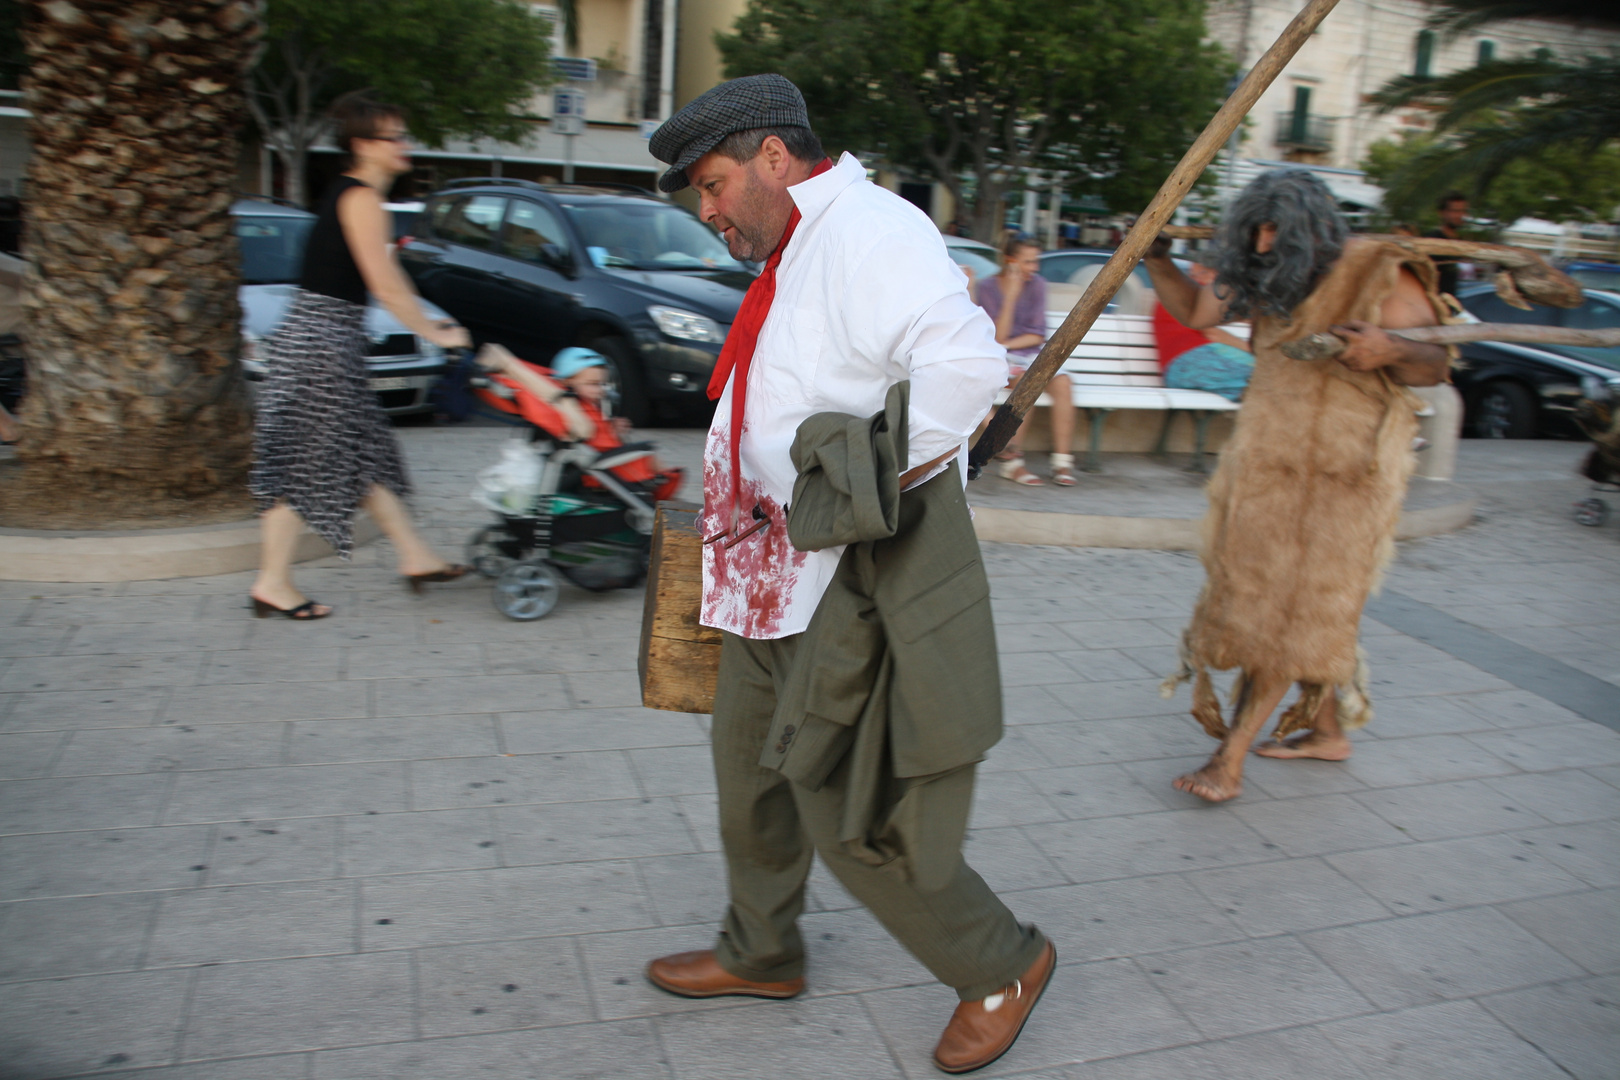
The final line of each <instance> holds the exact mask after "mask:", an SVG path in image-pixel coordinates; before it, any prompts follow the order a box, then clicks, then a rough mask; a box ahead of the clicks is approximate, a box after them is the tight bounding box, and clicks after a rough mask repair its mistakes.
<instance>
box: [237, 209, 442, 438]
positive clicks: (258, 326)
mask: <svg viewBox="0 0 1620 1080" xmlns="http://www.w3.org/2000/svg"><path fill="white" fill-rule="evenodd" d="M231 214H232V216H234V217H235V219H236V236H237V240H238V243H240V245H241V248H242V286H241V289H240V290H239V291H238V293H237V296H238V298H239V299H240V301H241V304H242V370H243V372H244V373H245V374H246V375H247V378H248V382H249V385H250V386H251V385H252V384H253V383H256V382H261V381H263V379H264V377H265V366H264V365H265V361H264V352H263V342H264V340H265V339H266V338H268V337H269V336H270V335H271V334H273V333H275V329H276V327H277V326H279V325H280V324H281V320H282V319H283V318H285V317H286V314H287V308H288V306H289V305H290V304H291V303H292V298H293V294H294V291H295V290H296V289H297V285H298V276H299V272H300V270H301V269H302V267H303V263H304V243H305V241H306V240H308V239H309V231H310V229H311V228H313V227H314V225H315V215H314V214H312V213H310V212H309V211H307V210H300V209H299V208H297V207H295V206H287V205H284V204H281V203H274V202H269V201H263V200H258V199H240V200H238V201H237V202H236V203H235V204H234V205H233V206H232V207H231ZM422 308H423V310H424V311H425V312H426V313H427V315H428V316H429V317H430V318H434V319H446V318H449V316H448V315H446V314H445V313H444V312H443V311H442V310H441V309H439V308H437V307H435V306H433V305H432V304H429V303H427V302H426V301H424V302H423V304H422ZM366 335H367V336H368V337H369V338H370V339H371V347H370V349H369V350H368V351H367V355H366V366H367V367H368V368H369V369H370V370H371V388H372V389H373V390H375V391H376V392H377V399H378V401H379V402H380V403H381V404H382V407H383V411H384V412H386V413H388V414H389V415H391V416H403V415H407V414H409V413H420V412H431V411H432V410H433V404H432V402H431V401H430V400H429V399H428V393H429V391H430V390H431V389H432V387H433V384H434V383H435V382H437V381H438V378H439V376H440V375H441V374H443V372H444V370H445V357H444V350H443V349H441V348H439V347H438V346H437V345H434V344H433V343H431V342H427V341H423V340H421V339H420V338H418V337H417V336H416V335H415V334H413V333H411V331H410V330H409V329H407V328H406V327H405V325H404V324H403V323H401V322H400V321H399V320H398V319H396V318H394V316H393V314H392V313H391V312H389V310H388V309H387V308H385V307H383V306H382V305H381V304H379V303H377V300H376V298H375V297H373V298H372V300H371V302H370V304H369V305H368V307H367V309H366Z"/></svg>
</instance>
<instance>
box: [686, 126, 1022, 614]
mask: <svg viewBox="0 0 1620 1080" xmlns="http://www.w3.org/2000/svg"><path fill="white" fill-rule="evenodd" d="M788 194H789V195H791V196H792V198H793V201H794V203H795V204H796V205H797V206H798V208H799V212H800V214H801V215H802V220H801V221H800V222H799V226H798V228H797V230H796V231H795V232H794V234H793V236H792V238H791V239H790V240H789V241H788V245H787V248H786V249H785V250H784V251H783V253H782V261H781V262H780V263H779V264H778V266H777V270H776V298H775V300H774V301H773V303H772V304H771V309H770V313H769V314H768V315H767V316H766V318H765V323H764V325H763V326H762V327H761V328H760V333H759V342H758V346H757V347H756V349H755V351H754V358H753V362H752V364H751V366H750V368H749V372H748V396H747V398H746V400H745V403H744V404H745V413H744V416H743V431H742V442H741V445H740V447H739V455H740V460H741V466H742V476H741V481H740V484H739V487H740V491H741V494H740V500H739V507H738V521H737V529H736V532H742V531H744V530H746V529H747V528H748V527H749V526H751V525H753V524H755V519H754V518H753V516H752V513H751V512H752V511H753V509H754V508H755V506H756V505H757V506H758V507H759V509H760V510H761V511H762V512H764V513H765V514H766V515H768V516H769V519H770V522H771V524H770V525H769V526H768V527H767V528H765V529H762V530H760V531H759V532H756V533H754V534H753V535H752V536H749V537H747V538H746V539H743V540H741V541H740V542H738V543H736V544H735V545H734V546H732V547H729V548H728V547H726V546H725V544H726V540H718V541H715V542H714V543H711V544H707V545H705V546H704V549H703V609H702V613H701V616H700V619H701V621H702V623H703V624H704V625H705V626H712V627H717V628H719V629H721V630H728V631H730V632H731V633H734V634H739V635H741V636H743V637H748V638H762V639H769V638H782V637H787V636H789V635H791V634H797V633H800V632H802V631H803V630H804V629H805V628H806V627H807V626H808V625H809V624H810V617H811V616H812V615H813V614H814V613H815V610H816V606H817V605H818V604H819V603H820V602H821V597H822V594H823V593H825V592H826V589H827V585H828V583H829V582H830V581H831V580H832V576H833V572H834V571H835V570H836V569H837V567H838V560H839V558H840V556H841V555H842V554H843V548H842V547H836V548H827V549H825V550H823V551H814V552H802V551H796V550H794V548H793V545H792V544H791V543H789V542H788V536H787V520H786V517H785V515H784V513H783V508H784V507H785V506H787V504H788V502H789V501H790V499H791V498H792V494H793V481H794V479H795V477H796V475H797V474H796V473H795V471H794V468H793V462H792V461H791V460H790V459H789V457H788V449H789V447H791V446H792V445H793V437H794V435H795V433H796V432H797V431H798V427H799V424H800V423H802V422H803V421H804V420H805V419H806V418H808V417H809V416H811V415H812V414H814V413H818V412H842V413H848V414H850V415H852V416H871V415H872V414H874V413H877V412H880V411H881V410H882V409H883V405H884V397H885V396H886V395H887V393H888V391H889V388H890V387H891V386H893V385H895V384H896V383H899V382H902V381H904V380H906V379H910V380H911V405H910V415H911V430H910V432H909V454H910V458H909V462H908V466H907V467H908V468H914V467H916V466H917V465H921V464H923V463H925V462H928V461H932V460H933V459H934V458H937V457H939V456H940V455H941V454H944V453H946V452H948V451H949V450H951V449H952V448H955V449H956V450H957V451H958V453H959V454H960V453H962V452H965V451H966V449H967V438H968V436H969V435H971V434H972V433H973V431H974V429H975V428H976V427H977V426H978V424H979V422H980V421H981V420H983V419H984V417H985V415H986V414H987V413H988V412H989V411H990V407H991V404H992V402H993V400H994V397H995V394H996V391H998V390H1000V389H1001V387H1002V385H1003V384H1004V383H1005V382H1006V381H1007V354H1006V350H1005V349H1003V348H1002V347H1001V346H1000V345H998V344H996V328H995V324H994V323H993V322H991V321H990V317H989V316H988V315H986V314H985V312H984V309H983V308H980V307H979V306H978V305H977V304H975V303H974V302H973V301H972V300H971V299H970V298H969V297H968V292H967V276H966V275H965V274H963V273H962V271H961V269H960V268H958V267H957V265H956V264H955V263H954V262H952V261H951V258H950V256H949V255H948V254H947V253H946V250H945V242H944V240H943V239H942V238H941V236H940V234H939V230H938V229H936V228H935V227H934V223H933V222H932V221H930V220H929V219H928V217H927V215H925V214H924V213H923V212H922V211H921V210H918V209H917V208H916V207H915V206H913V205H911V204H910V203H908V202H906V201H905V200H904V199H902V198H900V197H899V196H898V195H895V194H894V193H893V192H890V191H887V190H885V189H883V188H880V187H878V186H877V185H875V184H873V183H871V182H870V181H868V180H867V179H866V168H865V167H864V166H863V165H862V164H861V163H860V162H859V161H857V160H856V159H855V158H854V157H852V156H851V155H849V154H845V155H844V156H843V157H842V158H841V159H840V160H839V162H838V164H837V165H836V166H835V167H833V168H832V169H831V170H829V171H827V172H825V173H822V174H821V175H820V176H815V177H812V178H810V179H809V180H806V181H804V182H803V183H800V184H795V185H794V186H793V187H791V188H789V189H788ZM733 378H735V376H734V377H733ZM732 390H733V387H732V385H731V384H730V383H727V385H726V389H725V392H724V394H722V395H721V398H720V402H719V405H718V407H717V408H716V409H715V412H714V423H713V424H712V425H711V426H710V428H709V438H708V442H707V444H706V445H705V447H704V454H703V457H704V462H703V492H704V514H703V518H702V521H701V527H702V531H703V535H704V537H705V538H708V537H711V536H714V535H715V534H716V533H720V532H728V534H729V533H730V530H731V525H732V522H731V513H730V510H731V491H732V482H731V450H730V447H731V395H732ZM953 460H954V459H953ZM943 469H944V466H941V467H940V468H939V469H937V470H935V473H937V472H940V471H943ZM935 473H931V474H930V475H931V476H932V475H934V474H935ZM963 482H964V483H965V482H966V468H965V466H964V469H963ZM728 539H729V535H728Z"/></svg>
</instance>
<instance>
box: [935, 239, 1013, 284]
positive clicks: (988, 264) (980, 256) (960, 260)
mask: <svg viewBox="0 0 1620 1080" xmlns="http://www.w3.org/2000/svg"><path fill="white" fill-rule="evenodd" d="M945 250H946V251H948V252H950V254H951V261H952V262H954V263H956V265H957V266H962V267H966V268H967V269H969V270H971V271H973V278H974V280H975V281H983V280H984V279H985V278H987V277H995V276H996V275H997V274H999V273H1001V264H1000V263H998V262H996V261H995V260H994V259H992V258H990V257H988V256H987V255H985V254H984V253H983V252H981V251H978V250H977V249H975V248H970V247H954V246H953V247H947V248H946V249H945Z"/></svg>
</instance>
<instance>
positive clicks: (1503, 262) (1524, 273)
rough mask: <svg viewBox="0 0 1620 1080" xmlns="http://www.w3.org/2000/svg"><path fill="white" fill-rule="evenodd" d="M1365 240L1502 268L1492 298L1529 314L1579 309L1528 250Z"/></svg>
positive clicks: (1557, 274)
mask: <svg viewBox="0 0 1620 1080" xmlns="http://www.w3.org/2000/svg"><path fill="white" fill-rule="evenodd" d="M1160 232H1161V235H1164V236H1168V237H1170V238H1171V239H1172V240H1209V239H1212V238H1213V237H1214V235H1215V227H1214V226H1213V225H1166V226H1165V227H1164V228H1163V229H1162V230H1160ZM1365 239H1368V240H1378V241H1382V242H1384V243H1388V244H1398V245H1400V246H1401V247H1403V248H1405V249H1406V250H1407V251H1410V252H1413V253H1414V254H1418V255H1427V256H1429V257H1430V258H1433V257H1434V256H1436V255H1439V256H1441V257H1442V258H1446V257H1449V258H1456V259H1471V260H1473V261H1475V262H1484V263H1494V264H1496V265H1497V266H1500V267H1502V268H1503V271H1504V272H1505V274H1506V276H1505V277H1504V276H1503V273H1498V274H1497V276H1496V294H1497V295H1498V296H1500V297H1501V298H1502V299H1503V300H1506V301H1507V302H1508V303H1510V304H1512V305H1513V306H1514V307H1516V308H1521V309H1523V310H1525V311H1528V310H1530V304H1529V303H1528V302H1527V301H1534V302H1536V303H1538V304H1546V305H1547V306H1549V307H1566V308H1567V307H1580V306H1581V303H1582V302H1583V301H1584V300H1585V295H1584V294H1583V293H1582V291H1581V286H1580V283H1579V282H1577V281H1575V280H1574V279H1573V278H1571V277H1570V276H1569V275H1567V274H1565V273H1564V272H1563V271H1561V270H1555V269H1553V267H1552V266H1550V265H1549V264H1548V263H1547V260H1546V259H1543V258H1542V257H1541V256H1540V255H1538V254H1536V253H1535V252H1534V251H1531V250H1529V249H1528V248H1522V247H1513V246H1511V245H1508V244H1484V243H1480V242H1479V241H1477V240H1449V239H1447V238H1446V237H1443V236H1393V235H1389V236H1367V237H1365Z"/></svg>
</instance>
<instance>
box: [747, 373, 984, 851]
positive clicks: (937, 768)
mask: <svg viewBox="0 0 1620 1080" xmlns="http://www.w3.org/2000/svg"><path fill="white" fill-rule="evenodd" d="M909 392H910V384H909V383H900V384H898V385H897V386H895V387H894V388H892V389H891V390H890V391H889V395H888V398H887V402H886V406H885V408H884V410H883V412H881V413H878V414H877V415H875V416H871V417H866V418H857V417H852V416H848V415H845V414H843V413H818V414H816V415H814V416H811V417H810V418H809V419H807V420H805V421H804V423H802V424H801V425H799V430H798V433H797V436H796V438H795V439H794V443H793V448H792V456H793V463H794V466H795V467H796V468H797V469H798V471H799V478H798V480H797V481H796V482H795V484H794V487H793V501H792V503H791V505H790V506H789V508H788V535H789V537H790V539H791V540H792V542H793V544H794V546H795V547H797V548H799V549H801V550H816V549H819V548H824V547H831V546H834V545H838V544H845V545H848V546H847V547H846V548H845V551H844V555H843V558H842V560H841V561H840V562H839V565H838V570H837V573H836V574H835V575H834V578H833V580H832V583H831V584H830V585H829V587H828V589H827V592H826V594H825V595H824V596H823V597H822V600H821V603H820V605H819V606H818V607H817V609H816V613H815V615H814V616H813V617H812V619H811V621H810V625H809V627H808V628H807V629H806V630H805V632H804V635H803V637H802V639H801V640H800V642H799V645H798V648H797V651H796V653H795V660H794V665H793V669H792V671H791V672H790V673H789V676H788V679H787V683H786V685H785V687H784V689H783V692H782V694H781V695H780V697H779V699H778V703H777V709H776V714H775V717H774V720H773V724H772V728H771V734H770V737H769V739H768V740H767V742H766V749H765V753H764V755H763V756H762V757H761V760H760V764H762V765H764V766H765V767H767V768H771V769H775V770H777V771H779V772H781V773H782V774H783V775H785V776H787V777H788V778H789V779H791V780H793V781H794V782H795V783H799V784H802V785H804V786H806V787H809V788H811V789H812V790H819V789H820V788H821V786H822V785H823V784H825V783H826V782H827V781H828V779H829V778H830V777H831V776H832V775H833V774H834V772H835V771H836V770H838V769H840V767H843V768H847V770H848V772H847V775H841V776H840V778H839V782H840V784H842V785H843V786H844V787H845V790H846V804H845V809H844V818H843V823H842V827H841V829H840V840H842V841H843V842H844V843H845V844H846V846H848V847H849V848H850V850H851V853H852V854H854V855H856V856H857V857H859V858H862V859H863V860H865V861H867V862H870V863H873V864H877V865H882V864H886V863H889V862H891V861H896V860H898V862H899V864H900V866H901V868H902V869H903V870H904V872H906V873H907V874H908V875H912V876H915V877H917V878H918V879H919V880H922V881H924V882H926V881H928V880H931V879H935V878H937V876H938V875H942V874H947V873H949V872H952V871H954V866H955V861H956V860H957V859H958V858H959V857H960V849H961V838H962V832H963V830H965V828H966V825H967V812H968V805H966V801H965V800H962V799H960V798H959V797H957V798H946V797H944V796H943V795H942V794H941V793H943V792H944V791H946V790H947V788H948V789H949V790H951V791H955V792H959V791H960V785H954V784H953V785H935V784H931V781H934V780H937V779H939V778H940V777H941V776H942V775H943V774H949V773H953V772H954V771H955V770H958V769H961V768H963V767H964V766H970V765H973V764H974V763H976V762H978V761H979V760H981V759H982V758H983V757H984V754H985V752H986V751H987V750H989V749H990V747H992V746H994V745H995V744H996V742H997V741H999V740H1000V738H1001V730H1002V716H1001V672H1000V666H999V663H998V661H997V656H996V638H995V626H994V623H993V621H992V619H991V613H990V585H989V581H988V580H987V579H986V577H985V573H984V565H983V562H982V560H981V558H980V554H979V543H978V539H977V538H976V537H975V536H974V533H973V522H972V519H971V517H970V516H969V513H968V508H967V500H966V498H965V497H964V494H963V491H962V484H961V480H960V473H958V472H957V471H956V470H957V468H958V466H957V465H956V464H953V465H951V466H950V467H949V468H948V469H947V470H946V471H945V472H944V473H943V474H941V475H939V476H936V477H934V478H933V479H932V480H930V481H928V482H927V483H924V484H921V485H918V486H917V487H914V488H912V489H911V490H910V491H906V492H904V493H902V492H901V491H900V484H899V477H900V473H901V472H902V471H903V470H904V469H905V465H906V453H907V446H906V432H907V403H908V400H909Z"/></svg>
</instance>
